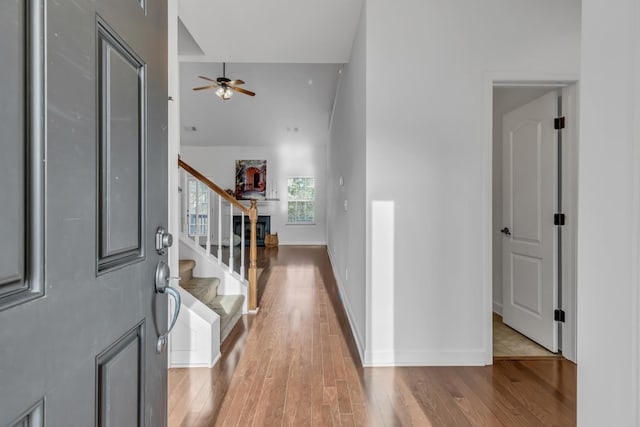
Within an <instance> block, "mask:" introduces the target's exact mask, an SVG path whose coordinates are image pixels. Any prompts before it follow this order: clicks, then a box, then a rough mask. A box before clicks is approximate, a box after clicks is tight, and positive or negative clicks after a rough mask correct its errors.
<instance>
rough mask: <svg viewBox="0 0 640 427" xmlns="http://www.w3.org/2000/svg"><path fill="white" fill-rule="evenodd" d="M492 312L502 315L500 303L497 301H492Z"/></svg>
mask: <svg viewBox="0 0 640 427" xmlns="http://www.w3.org/2000/svg"><path fill="white" fill-rule="evenodd" d="M493 312H494V313H496V314H499V315H500V316H502V303H501V302H498V301H494V302H493Z"/></svg>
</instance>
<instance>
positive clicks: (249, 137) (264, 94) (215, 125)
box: [180, 62, 340, 146]
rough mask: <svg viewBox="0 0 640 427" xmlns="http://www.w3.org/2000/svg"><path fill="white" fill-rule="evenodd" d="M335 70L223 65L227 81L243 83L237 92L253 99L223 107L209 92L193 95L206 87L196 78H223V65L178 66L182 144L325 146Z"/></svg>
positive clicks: (328, 66) (309, 66)
mask: <svg viewBox="0 0 640 427" xmlns="http://www.w3.org/2000/svg"><path fill="white" fill-rule="evenodd" d="M339 70H340V65H338V64H238V63H227V77H229V78H231V79H242V80H244V81H245V82H246V84H244V85H243V86H242V87H244V88H246V89H249V90H251V91H254V92H256V96H255V97H250V96H246V95H243V94H235V95H234V96H233V98H231V99H230V100H228V101H222V100H221V99H220V98H218V97H217V96H216V95H215V92H214V91H213V90H203V91H198V92H195V91H193V90H192V88H193V87H196V86H204V85H206V84H207V82H206V81H205V80H202V79H199V78H198V76H199V75H203V76H207V77H211V78H214V79H215V78H216V77H218V76H220V75H222V64H220V63H211V62H209V63H207V62H182V63H181V65H180V117H181V126H182V129H181V144H183V145H198V146H214V145H236V146H241V145H283V144H284V145H287V144H296V145H300V144H304V145H318V144H325V143H326V142H327V137H328V129H329V120H330V115H331V110H332V106H333V100H334V98H335V94H336V87H337V84H338V78H339ZM194 128H195V130H194Z"/></svg>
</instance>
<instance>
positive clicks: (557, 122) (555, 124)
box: [553, 116, 565, 129]
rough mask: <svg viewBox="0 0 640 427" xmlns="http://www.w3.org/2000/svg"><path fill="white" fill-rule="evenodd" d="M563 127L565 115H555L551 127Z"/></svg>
mask: <svg viewBox="0 0 640 427" xmlns="http://www.w3.org/2000/svg"><path fill="white" fill-rule="evenodd" d="M564 127H565V117H564V116H562V117H556V118H555V119H553V128H554V129H564Z"/></svg>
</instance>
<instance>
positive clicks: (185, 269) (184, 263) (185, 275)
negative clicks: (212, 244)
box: [178, 259, 196, 282]
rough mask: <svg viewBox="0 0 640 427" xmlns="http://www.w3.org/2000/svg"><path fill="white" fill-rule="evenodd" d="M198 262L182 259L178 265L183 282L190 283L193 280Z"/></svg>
mask: <svg viewBox="0 0 640 427" xmlns="http://www.w3.org/2000/svg"><path fill="white" fill-rule="evenodd" d="M195 267H196V262H195V261H194V260H192V259H181V260H180V261H179V264H178V272H179V275H180V278H181V279H182V281H183V282H188V281H189V280H191V279H192V278H193V269H194V268H195Z"/></svg>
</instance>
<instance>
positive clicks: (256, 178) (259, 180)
mask: <svg viewBox="0 0 640 427" xmlns="http://www.w3.org/2000/svg"><path fill="white" fill-rule="evenodd" d="M266 194H267V161H266V160H236V199H238V200H264V199H265V198H266Z"/></svg>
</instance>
